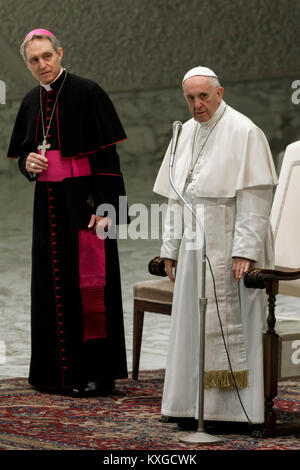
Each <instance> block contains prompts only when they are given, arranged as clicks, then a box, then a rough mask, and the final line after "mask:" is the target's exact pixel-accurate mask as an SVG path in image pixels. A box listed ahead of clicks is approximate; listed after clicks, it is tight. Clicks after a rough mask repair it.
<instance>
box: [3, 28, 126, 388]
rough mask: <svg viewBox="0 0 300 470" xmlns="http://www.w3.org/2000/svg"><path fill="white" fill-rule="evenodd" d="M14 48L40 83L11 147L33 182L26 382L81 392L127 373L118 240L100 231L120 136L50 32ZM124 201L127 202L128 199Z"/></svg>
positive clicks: (117, 187) (117, 182)
mask: <svg viewBox="0 0 300 470" xmlns="http://www.w3.org/2000/svg"><path fill="white" fill-rule="evenodd" d="M21 53H22V55H23V58H24V60H25V63H26V65H27V67H28V69H29V70H30V71H31V72H32V74H33V76H34V77H35V78H36V79H37V80H38V81H39V82H40V84H39V85H38V86H37V87H35V88H33V89H32V90H31V91H30V92H29V93H28V94H27V95H26V96H25V98H24V99H23V101H22V104H21V107H20V110H19V113H18V115H17V118H16V122H15V126H14V129H13V133H12V137H11V142H10V146H9V150H8V157H9V158H18V164H19V167H20V170H21V172H22V173H23V174H24V175H25V176H26V178H27V179H28V180H30V181H35V182H36V183H35V199H34V216H33V217H34V218H33V243H32V284H31V344H32V350H31V363H30V373H29V383H30V384H31V385H33V386H35V387H37V388H39V389H40V390H44V391H54V392H59V393H72V394H75V395H76V394H77V395H78V396H82V395H88V394H97V393H99V394H101V393H109V392H110V391H111V390H112V389H113V388H114V380H115V379H120V378H126V377H127V365H126V351H125V340H124V326H123V312H122V299H121V285H120V272H119V260H118V250H117V243H116V239H115V238H114V237H102V238H101V237H97V235H96V227H97V224H99V223H100V224H102V226H104V227H105V226H106V228H107V219H106V218H105V217H104V215H105V214H103V216H98V215H97V214H96V211H97V207H98V206H99V205H101V204H111V205H113V206H114V208H115V209H116V223H118V221H119V220H120V217H121V216H122V217H123V221H124V218H125V223H126V222H127V213H126V214H125V215H124V214H119V213H118V205H119V196H124V197H125V188H124V183H123V177H122V173H121V171H120V164H119V157H118V154H117V152H116V143H117V142H120V141H122V140H124V139H126V135H125V132H124V130H123V128H122V125H121V123H120V121H119V118H118V116H117V114H116V111H115V109H114V107H113V105H112V103H111V101H110V99H109V98H108V96H107V95H106V94H105V92H104V91H103V90H102V89H101V88H100V87H99V86H98V85H97V84H96V83H94V82H92V81H91V80H87V79H84V78H81V77H78V76H75V75H73V74H71V73H69V72H67V71H66V70H65V69H63V68H62V66H61V59H62V55H63V50H62V48H61V47H60V46H59V43H58V41H57V38H56V37H55V36H54V35H53V33H51V32H50V31H47V30H42V29H38V30H34V31H32V32H30V33H29V34H28V35H27V36H26V38H25V40H24V42H23V44H22V46H21ZM125 206H126V207H127V205H125Z"/></svg>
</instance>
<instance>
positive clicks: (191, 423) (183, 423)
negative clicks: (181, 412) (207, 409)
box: [178, 418, 198, 431]
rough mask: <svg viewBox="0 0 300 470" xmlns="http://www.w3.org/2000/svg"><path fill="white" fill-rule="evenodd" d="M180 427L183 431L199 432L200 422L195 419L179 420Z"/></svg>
mask: <svg viewBox="0 0 300 470" xmlns="http://www.w3.org/2000/svg"><path fill="white" fill-rule="evenodd" d="M178 427H179V429H181V430H183V431H197V428H198V420H197V419H195V418H179V419H178Z"/></svg>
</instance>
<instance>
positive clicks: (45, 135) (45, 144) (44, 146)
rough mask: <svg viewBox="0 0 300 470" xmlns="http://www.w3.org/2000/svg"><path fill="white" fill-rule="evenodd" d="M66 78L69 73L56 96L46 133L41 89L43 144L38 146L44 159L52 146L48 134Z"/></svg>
mask: <svg viewBox="0 0 300 470" xmlns="http://www.w3.org/2000/svg"><path fill="white" fill-rule="evenodd" d="M66 77H67V71H66V73H65V76H64V79H63V82H62V84H61V86H60V88H59V90H58V92H57V95H56V99H55V102H54V106H53V109H52V113H51V116H50V120H49V124H48V126H47V131H45V125H44V115H43V100H42V87H40V107H41V120H42V130H43V142H42V143H41V144H40V145H39V146H38V150H40V151H41V155H42V156H43V157H44V156H45V154H46V150H48V149H49V148H50V147H51V144H49V143H48V142H47V138H48V134H49V129H50V126H51V122H52V118H53V115H54V111H55V108H56V104H57V100H58V97H59V94H60V92H61V89H62V87H63V85H64V83H65V80H66Z"/></svg>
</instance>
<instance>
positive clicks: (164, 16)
mask: <svg viewBox="0 0 300 470" xmlns="http://www.w3.org/2000/svg"><path fill="white" fill-rule="evenodd" d="M0 13H1V31H0V80H3V81H4V82H5V83H6V87H7V93H6V104H0V122H1V126H0V172H2V173H5V172H8V173H9V174H14V173H15V172H16V165H15V162H8V161H7V159H6V150H7V146H8V143H9V138H10V133H11V129H12V125H13V122H14V118H15V115H16V112H17V109H18V107H19V104H20V100H21V98H22V96H23V95H24V94H25V93H26V91H28V90H29V89H30V88H31V87H32V86H34V85H35V81H34V79H33V78H32V77H31V75H30V73H29V72H28V71H27V70H26V68H25V66H24V64H23V62H22V59H21V57H20V56H19V52H18V50H19V45H20V43H21V42H22V40H23V38H24V36H25V35H26V33H27V32H28V31H30V30H31V29H34V28H36V27H43V28H47V29H50V30H52V31H53V32H54V33H55V34H56V35H57V37H58V38H60V40H61V42H62V45H63V47H64V54H65V55H64V60H63V64H64V66H65V67H66V68H67V69H68V70H70V71H71V72H73V73H77V74H80V75H82V76H86V77H89V78H91V79H93V80H95V81H97V82H98V83H99V84H100V85H101V86H103V88H104V89H105V90H106V91H107V92H108V93H109V95H110V97H111V98H112V100H113V102H114V104H115V106H116V108H117V111H118V113H119V115H120V117H121V119H122V122H123V124H124V127H125V129H126V132H127V135H128V137H129V139H128V141H127V142H126V143H123V144H121V145H120V146H119V153H120V157H121V160H122V163H123V165H122V166H123V170H124V173H125V177H126V175H128V178H130V177H131V176H132V174H133V173H134V175H136V176H138V177H139V178H141V180H143V183H144V185H147V188H149V190H150V188H151V187H152V185H153V181H154V178H155V174H156V172H157V169H158V167H159V164H160V161H161V158H162V156H163V154H164V151H165V148H166V145H167V143H168V140H169V138H170V135H171V124H172V122H173V121H174V120H177V119H179V120H185V119H187V118H189V114H188V111H187V109H186V105H185V102H184V100H183V98H182V94H181V89H180V81H181V78H182V76H183V75H184V73H185V72H186V71H187V70H188V69H189V68H191V67H194V66H196V65H200V64H201V65H205V66H208V67H211V68H212V69H213V70H215V72H216V73H217V74H218V75H219V77H220V79H221V82H222V84H223V85H224V87H225V95H224V99H225V101H227V102H228V103H229V104H230V105H232V106H233V107H235V108H236V109H238V110H239V111H241V112H243V113H245V114H246V115H248V116H249V117H250V118H251V119H253V120H254V121H255V122H256V123H257V124H258V125H259V126H260V127H261V128H262V129H263V130H264V132H265V133H266V135H267V138H268V139H269V142H270V145H271V149H272V152H273V157H274V160H275V163H276V165H277V168H278V170H279V168H280V163H281V157H282V153H283V151H284V149H285V147H286V145H288V144H289V143H290V142H292V141H295V140H298V139H300V116H299V110H300V105H296V104H293V103H292V100H291V97H292V93H293V91H294V90H293V89H292V88H291V86H292V83H293V81H294V80H296V79H300V58H299V34H298V30H299V24H300V0H59V1H58V0H51V1H50V2H49V1H39V2H38V3H37V2H36V0H27V1H26V0H25V1H22V2H20V1H18V0H12V1H9V2H8V1H6V0H0ZM129 192H130V191H129Z"/></svg>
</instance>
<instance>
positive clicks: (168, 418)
mask: <svg viewBox="0 0 300 470" xmlns="http://www.w3.org/2000/svg"><path fill="white" fill-rule="evenodd" d="M179 419H180V418H175V417H174V416H166V415H161V417H160V418H159V421H160V422H161V423H178V420H179Z"/></svg>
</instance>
